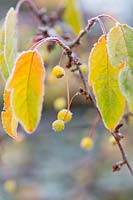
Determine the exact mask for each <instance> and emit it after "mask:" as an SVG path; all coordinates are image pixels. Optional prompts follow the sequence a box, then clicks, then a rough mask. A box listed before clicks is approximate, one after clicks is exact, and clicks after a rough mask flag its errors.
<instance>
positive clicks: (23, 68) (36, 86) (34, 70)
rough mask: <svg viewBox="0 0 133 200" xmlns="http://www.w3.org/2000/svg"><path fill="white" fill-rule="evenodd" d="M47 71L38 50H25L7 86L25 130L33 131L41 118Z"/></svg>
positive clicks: (16, 113) (15, 110) (17, 116)
mask: <svg viewBox="0 0 133 200" xmlns="http://www.w3.org/2000/svg"><path fill="white" fill-rule="evenodd" d="M44 77H45V71H44V66H43V62H42V59H41V57H40V55H39V53H38V51H36V50H34V51H26V52H23V53H22V54H21V55H20V56H19V57H18V59H17V61H16V65H15V67H14V70H13V72H12V74H11V77H10V78H9V80H8V83H7V88H9V89H10V90H12V101H11V104H12V107H13V110H14V113H15V116H16V118H17V119H18V121H19V122H20V124H21V125H22V126H23V127H24V129H25V131H27V132H28V133H32V132H33V131H34V130H35V129H36V127H37V125H38V123H39V120H40V116H41V110H42V102H43V95H44Z"/></svg>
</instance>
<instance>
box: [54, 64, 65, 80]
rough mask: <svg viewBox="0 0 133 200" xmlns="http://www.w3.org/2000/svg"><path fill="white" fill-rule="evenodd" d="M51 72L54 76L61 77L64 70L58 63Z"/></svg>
mask: <svg viewBox="0 0 133 200" xmlns="http://www.w3.org/2000/svg"><path fill="white" fill-rule="evenodd" d="M52 74H53V76H55V77H56V78H62V77H63V76H64V75H65V70H64V69H63V68H62V67H60V66H59V65H57V66H55V67H54V68H53V69H52Z"/></svg>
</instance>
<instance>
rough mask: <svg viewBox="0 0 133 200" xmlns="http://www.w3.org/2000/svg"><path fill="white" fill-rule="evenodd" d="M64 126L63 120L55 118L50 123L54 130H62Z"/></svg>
mask: <svg viewBox="0 0 133 200" xmlns="http://www.w3.org/2000/svg"><path fill="white" fill-rule="evenodd" d="M64 128H65V124H64V121H62V120H55V121H54V122H53V123H52V129H53V130H54V131H55V132H60V131H63V130H64Z"/></svg>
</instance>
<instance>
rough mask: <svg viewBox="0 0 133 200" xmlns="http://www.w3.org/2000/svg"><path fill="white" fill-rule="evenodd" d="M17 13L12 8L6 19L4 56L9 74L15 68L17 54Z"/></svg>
mask: <svg viewBox="0 0 133 200" xmlns="http://www.w3.org/2000/svg"><path fill="white" fill-rule="evenodd" d="M16 24H17V13H16V11H15V10H14V8H10V9H9V11H8V13H7V15H6V19H5V24H4V31H5V47H4V55H5V61H6V64H7V68H8V71H9V73H11V71H12V68H13V66H14V61H15V58H16V54H17V37H16Z"/></svg>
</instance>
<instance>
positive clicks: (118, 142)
mask: <svg viewBox="0 0 133 200" xmlns="http://www.w3.org/2000/svg"><path fill="white" fill-rule="evenodd" d="M111 134H112V135H113V136H114V138H115V140H116V142H117V145H118V147H119V149H120V152H121V155H122V158H123V161H124V163H125V164H126V165H127V167H128V169H129V171H130V173H131V175H132V176H133V169H132V167H131V166H130V164H129V162H128V159H127V156H126V154H125V152H124V149H123V147H122V145H121V143H120V140H119V139H118V137H117V136H116V135H115V134H114V133H111Z"/></svg>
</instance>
